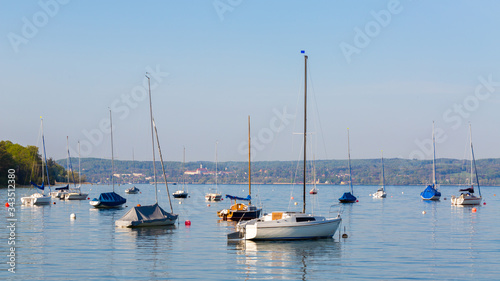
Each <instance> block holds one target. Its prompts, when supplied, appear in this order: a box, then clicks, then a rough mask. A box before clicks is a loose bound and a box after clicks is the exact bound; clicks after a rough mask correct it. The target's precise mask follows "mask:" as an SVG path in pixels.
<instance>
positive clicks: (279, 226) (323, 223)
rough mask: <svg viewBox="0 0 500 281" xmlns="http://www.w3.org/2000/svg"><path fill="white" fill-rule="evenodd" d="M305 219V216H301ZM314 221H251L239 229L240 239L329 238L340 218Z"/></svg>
mask: <svg viewBox="0 0 500 281" xmlns="http://www.w3.org/2000/svg"><path fill="white" fill-rule="evenodd" d="M303 217H305V216H303ZM315 219H316V220H315V221H303V222H296V221H293V220H290V219H276V220H271V221H269V220H268V221H265V220H261V219H256V220H251V221H249V222H246V223H244V224H242V225H241V226H240V227H239V232H240V233H241V237H242V238H243V239H246V240H305V239H321V238H331V237H332V236H333V235H334V234H335V232H336V231H337V229H338V228H339V225H340V222H341V221H342V219H341V218H340V217H337V218H331V219H326V218H324V217H315Z"/></svg>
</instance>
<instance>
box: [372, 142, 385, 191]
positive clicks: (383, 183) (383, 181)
mask: <svg viewBox="0 0 500 281" xmlns="http://www.w3.org/2000/svg"><path fill="white" fill-rule="evenodd" d="M385 197H387V193H385V173H384V152H383V151H382V187H379V189H377V192H375V193H373V198H385Z"/></svg>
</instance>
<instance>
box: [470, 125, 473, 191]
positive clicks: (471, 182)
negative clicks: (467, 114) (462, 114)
mask: <svg viewBox="0 0 500 281" xmlns="http://www.w3.org/2000/svg"><path fill="white" fill-rule="evenodd" d="M469 133H470V185H471V186H474V184H473V182H474V181H473V176H472V173H473V171H472V164H473V159H474V152H473V151H472V127H471V124H470V123H469Z"/></svg>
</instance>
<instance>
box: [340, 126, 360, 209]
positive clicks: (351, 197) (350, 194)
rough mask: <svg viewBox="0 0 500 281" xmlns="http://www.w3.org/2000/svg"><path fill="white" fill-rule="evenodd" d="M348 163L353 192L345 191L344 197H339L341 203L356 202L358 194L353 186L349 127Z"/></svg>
mask: <svg viewBox="0 0 500 281" xmlns="http://www.w3.org/2000/svg"><path fill="white" fill-rule="evenodd" d="M347 163H348V166H349V185H350V186H351V192H344V194H343V195H342V197H340V198H339V201H340V203H355V202H356V200H357V199H356V196H354V191H353V188H352V170H351V147H350V144H349V128H347Z"/></svg>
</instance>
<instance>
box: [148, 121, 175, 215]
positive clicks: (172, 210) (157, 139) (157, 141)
mask: <svg viewBox="0 0 500 281" xmlns="http://www.w3.org/2000/svg"><path fill="white" fill-rule="evenodd" d="M153 125H154V128H155V133H156V144H157V145H158V153H159V154H160V163H161V170H162V172H163V179H164V180H165V187H166V188H167V194H168V203H169V204H170V212H171V213H173V212H174V209H173V208H172V201H171V200H170V191H169V190H168V183H167V175H166V174H165V166H164V165H163V156H162V155H161V148H160V139H159V138H158V131H157V130H156V124H155V121H154V120H153ZM156 203H158V199H156Z"/></svg>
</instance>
